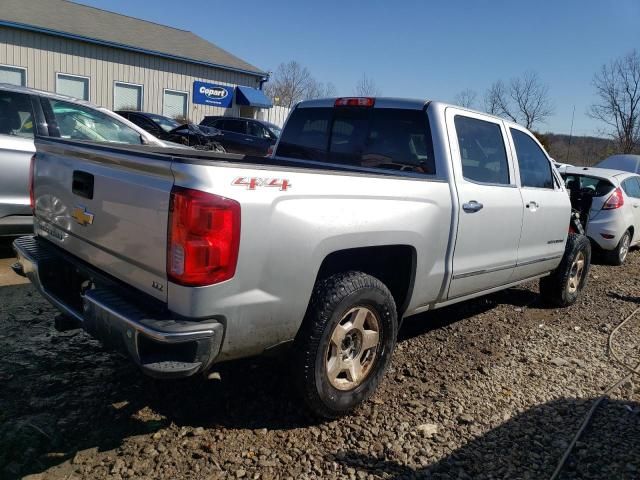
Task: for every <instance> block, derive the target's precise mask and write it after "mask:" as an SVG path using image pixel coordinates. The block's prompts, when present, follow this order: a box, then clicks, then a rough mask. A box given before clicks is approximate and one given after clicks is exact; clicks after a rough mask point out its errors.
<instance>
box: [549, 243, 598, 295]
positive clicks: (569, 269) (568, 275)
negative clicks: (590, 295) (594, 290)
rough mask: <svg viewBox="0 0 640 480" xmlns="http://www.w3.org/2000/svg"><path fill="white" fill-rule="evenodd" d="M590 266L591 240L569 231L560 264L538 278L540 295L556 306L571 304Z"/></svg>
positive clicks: (580, 289)
mask: <svg viewBox="0 0 640 480" xmlns="http://www.w3.org/2000/svg"><path fill="white" fill-rule="evenodd" d="M590 266H591V242H589V239H588V238H587V237H586V236H584V235H579V234H575V233H570V234H569V238H567V245H566V247H565V251H564V256H563V257H562V261H561V262H560V265H558V268H556V269H555V270H554V271H553V272H552V273H551V275H549V276H548V277H544V278H541V279H540V295H541V296H542V298H543V299H544V300H546V301H547V302H549V303H551V304H553V305H556V306H558V307H568V306H569V305H573V304H574V303H575V302H576V300H577V299H578V295H579V294H580V292H581V291H582V290H583V289H584V287H585V286H586V285H587V278H588V276H589V268H590Z"/></svg>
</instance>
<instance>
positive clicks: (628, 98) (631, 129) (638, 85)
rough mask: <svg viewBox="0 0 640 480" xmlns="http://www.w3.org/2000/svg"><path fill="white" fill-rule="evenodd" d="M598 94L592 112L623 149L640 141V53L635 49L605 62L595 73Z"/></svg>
mask: <svg viewBox="0 0 640 480" xmlns="http://www.w3.org/2000/svg"><path fill="white" fill-rule="evenodd" d="M593 86H594V87H595V88H596V94H597V96H598V98H599V101H598V103H595V104H593V105H591V107H590V109H589V112H588V114H589V116H591V117H592V118H595V119H597V120H600V121H602V122H603V123H604V124H605V125H607V127H608V128H609V133H610V135H611V136H612V137H613V138H614V140H615V141H616V142H617V143H618V145H619V148H620V150H621V151H622V152H623V153H631V152H633V151H634V149H635V148H636V146H638V145H639V144H640V55H639V54H638V52H637V50H633V51H631V52H630V53H628V54H627V55H625V56H624V57H621V58H617V59H615V60H613V61H612V62H611V63H609V64H608V65H603V66H602V68H601V69H600V71H599V72H598V73H596V74H595V75H594V77H593Z"/></svg>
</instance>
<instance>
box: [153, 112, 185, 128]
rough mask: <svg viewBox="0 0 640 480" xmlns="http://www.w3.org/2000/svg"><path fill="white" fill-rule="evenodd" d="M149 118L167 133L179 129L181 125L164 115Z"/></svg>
mask: <svg viewBox="0 0 640 480" xmlns="http://www.w3.org/2000/svg"><path fill="white" fill-rule="evenodd" d="M147 116H148V117H149V119H150V120H152V121H153V122H154V123H155V124H156V125H158V126H159V127H160V128H161V129H163V130H164V131H165V132H170V131H171V130H173V129H174V128H178V127H179V126H180V125H181V124H180V123H178V122H177V121H176V120H174V119H173V118H169V117H163V116H162V115H153V114H147Z"/></svg>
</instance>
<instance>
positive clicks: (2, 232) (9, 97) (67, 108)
mask: <svg viewBox="0 0 640 480" xmlns="http://www.w3.org/2000/svg"><path fill="white" fill-rule="evenodd" d="M35 135H39V136H43V137H57V138H66V139H69V140H85V141H92V142H110V143H121V144H137V145H141V144H148V145H156V146H158V147H168V146H171V147H181V146H180V145H177V144H172V143H170V142H163V141H161V140H159V139H157V138H155V137H154V136H153V135H151V134H149V133H147V132H146V131H144V130H142V129H141V128H139V127H138V126H136V125H134V124H133V123H131V122H129V121H128V120H125V119H123V118H122V117H120V116H119V115H116V114H114V113H113V112H111V111H109V110H107V109H106V108H102V107H98V106H96V105H93V104H91V103H89V102H85V101H82V100H77V99H74V98H70V97H66V96H63V95H57V94H53V93H48V92H42V91H39V90H34V89H31V88H25V87H18V86H15V85H7V84H0V165H2V174H1V175H0V236H14V235H20V234H23V233H28V232H30V231H31V230H32V229H33V219H32V216H31V206H30V201H29V185H28V177H29V164H30V161H31V157H32V156H33V154H34V153H35V151H36V149H35V144H34V137H35Z"/></svg>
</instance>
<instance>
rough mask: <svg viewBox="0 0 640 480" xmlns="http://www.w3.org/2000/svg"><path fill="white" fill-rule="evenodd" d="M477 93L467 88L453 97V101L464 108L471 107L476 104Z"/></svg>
mask: <svg viewBox="0 0 640 480" xmlns="http://www.w3.org/2000/svg"><path fill="white" fill-rule="evenodd" d="M477 98H478V93H477V92H476V91H475V90H471V89H470V88H467V89H465V90H462V91H461V92H460V93H458V94H457V95H456V96H455V97H453V103H455V104H456V105H460V106H461V107H465V108H473V107H474V106H475V104H476V100H477Z"/></svg>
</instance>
